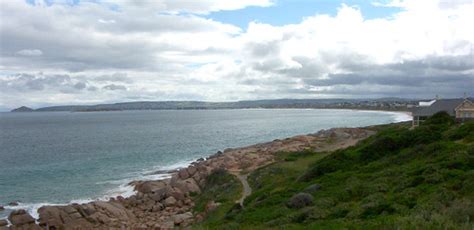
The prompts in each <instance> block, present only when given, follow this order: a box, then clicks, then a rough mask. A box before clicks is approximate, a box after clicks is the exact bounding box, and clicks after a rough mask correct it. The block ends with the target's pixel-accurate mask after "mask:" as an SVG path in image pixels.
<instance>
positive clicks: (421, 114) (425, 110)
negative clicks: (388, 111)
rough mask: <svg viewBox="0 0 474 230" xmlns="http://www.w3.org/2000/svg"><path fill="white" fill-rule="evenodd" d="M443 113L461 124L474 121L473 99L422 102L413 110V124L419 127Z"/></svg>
mask: <svg viewBox="0 0 474 230" xmlns="http://www.w3.org/2000/svg"><path fill="white" fill-rule="evenodd" d="M441 111H444V112H447V113H448V114H449V115H451V116H452V117H454V118H455V119H456V120H457V121H461V122H462V121H464V120H466V119H474V103H473V100H472V99H470V98H465V99H462V98H455V99H436V100H433V101H430V102H420V103H419V106H417V107H415V108H414V109H413V111H412V115H413V122H412V124H413V126H418V125H419V124H420V122H423V121H424V120H426V119H427V118H428V117H431V116H433V115H434V114H436V113H438V112H441Z"/></svg>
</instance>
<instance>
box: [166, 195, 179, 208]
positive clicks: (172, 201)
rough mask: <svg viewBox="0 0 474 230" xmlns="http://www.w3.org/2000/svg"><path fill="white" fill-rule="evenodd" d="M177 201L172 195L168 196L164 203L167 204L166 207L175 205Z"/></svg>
mask: <svg viewBox="0 0 474 230" xmlns="http://www.w3.org/2000/svg"><path fill="white" fill-rule="evenodd" d="M176 203H177V200H176V198H174V197H172V196H170V197H168V198H166V199H165V202H164V204H165V206H166V207H172V206H175V205H176Z"/></svg>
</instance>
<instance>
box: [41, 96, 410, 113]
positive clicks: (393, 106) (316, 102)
mask: <svg viewBox="0 0 474 230" xmlns="http://www.w3.org/2000/svg"><path fill="white" fill-rule="evenodd" d="M416 103H417V101H415V100H408V99H399V98H390V99H388V98H384V99H274V100H255V101H235V102H204V101H139V102H122V103H114V104H98V105H65V106H51V107H43V108H39V109H36V110H35V111H38V112H44V111H71V112H87V111H121V110H168V109H169V110H179V109H245V108H348V109H384V110H404V108H405V109H406V107H407V105H409V104H410V105H412V104H416Z"/></svg>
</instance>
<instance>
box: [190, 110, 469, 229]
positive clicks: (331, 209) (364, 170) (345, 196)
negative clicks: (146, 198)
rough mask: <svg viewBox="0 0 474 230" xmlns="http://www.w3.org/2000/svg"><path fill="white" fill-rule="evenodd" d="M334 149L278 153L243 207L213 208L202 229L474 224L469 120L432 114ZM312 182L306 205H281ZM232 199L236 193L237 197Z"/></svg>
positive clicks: (256, 175) (253, 181) (255, 179)
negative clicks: (455, 120)
mask: <svg viewBox="0 0 474 230" xmlns="http://www.w3.org/2000/svg"><path fill="white" fill-rule="evenodd" d="M372 128H373V129H374V130H377V131H378V133H377V134H376V135H374V136H372V137H370V138H368V139H366V140H364V141H362V142H361V143H359V144H358V145H357V146H354V147H350V148H347V149H345V150H339V151H336V152H333V153H314V152H310V151H305V152H297V153H280V154H279V156H278V161H277V162H276V163H274V164H272V165H269V166H267V167H264V168H261V169H259V170H256V171H255V172H253V173H252V174H251V175H250V177H249V183H250V185H251V187H252V189H253V193H252V195H251V196H249V197H248V198H247V199H246V200H245V208H244V209H235V208H234V209H233V208H232V206H233V204H230V203H229V204H227V205H223V206H221V207H220V208H219V210H218V211H219V213H220V214H219V215H216V216H213V217H211V220H212V221H209V220H206V221H205V222H204V223H203V224H201V225H199V228H205V229H308V228H310V229H473V228H474V144H473V143H474V140H473V139H474V137H473V136H474V123H473V122H470V123H466V124H463V125H456V124H454V123H453V122H452V121H451V119H450V118H449V117H447V116H446V115H445V114H438V115H436V116H435V117H433V119H430V120H428V121H427V122H425V124H423V125H422V126H420V127H418V128H416V129H414V130H409V129H408V127H407V125H405V124H403V125H385V126H383V127H372ZM312 184H319V185H321V189H320V190H317V191H314V192H312V195H313V196H314V202H313V205H311V206H308V207H304V208H301V209H291V208H288V207H287V202H288V200H289V199H290V198H291V197H292V196H293V195H295V194H297V193H299V192H302V191H304V190H305V188H307V187H308V186H310V185H312ZM237 197H238V196H237Z"/></svg>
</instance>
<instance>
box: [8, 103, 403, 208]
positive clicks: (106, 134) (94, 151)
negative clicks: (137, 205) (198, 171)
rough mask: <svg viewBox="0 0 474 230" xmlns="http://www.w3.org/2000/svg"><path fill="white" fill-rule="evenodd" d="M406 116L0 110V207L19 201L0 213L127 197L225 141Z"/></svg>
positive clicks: (255, 140)
mask: <svg viewBox="0 0 474 230" xmlns="http://www.w3.org/2000/svg"><path fill="white" fill-rule="evenodd" d="M409 118H410V117H409V116H407V115H405V114H402V113H390V112H375V111H371V112H369V111H351V110H315V109H306V110H304V109H279V110H276V109H275V110H271V109H249V110H178V111H176V110H174V111H171V110H170V111H123V112H87V113H70V112H41V113H1V114H0V205H6V204H7V203H9V202H10V201H16V200H18V201H20V206H18V207H10V206H6V208H7V210H6V211H3V212H0V217H2V216H5V215H6V214H7V213H8V211H9V210H11V209H12V208H26V209H29V210H33V209H35V208H37V207H39V206H41V205H44V204H64V203H69V202H86V201H88V200H94V199H103V198H106V197H107V196H115V195H119V194H124V195H130V193H131V190H130V187H127V186H126V184H127V182H129V181H131V180H134V179H153V178H157V177H160V176H163V175H149V173H150V172H154V171H156V170H160V169H166V168H176V167H180V166H185V165H187V164H188V163H189V162H191V161H193V160H195V159H197V158H200V157H206V156H209V155H210V154H213V153H215V152H216V151H218V150H223V149H224V148H228V147H238V146H245V145H250V144H254V143H258V142H265V141H271V140H274V139H276V138H284V137H289V136H293V135H297V134H306V133H314V132H317V131H318V130H321V129H327V128H332V127H357V126H366V125H374V124H383V123H390V122H394V121H400V120H406V119H409Z"/></svg>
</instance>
